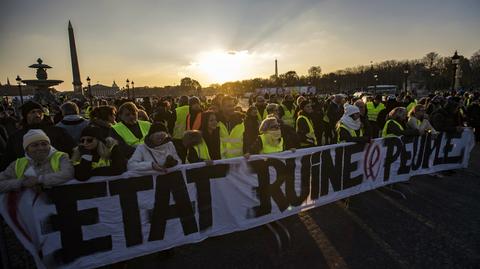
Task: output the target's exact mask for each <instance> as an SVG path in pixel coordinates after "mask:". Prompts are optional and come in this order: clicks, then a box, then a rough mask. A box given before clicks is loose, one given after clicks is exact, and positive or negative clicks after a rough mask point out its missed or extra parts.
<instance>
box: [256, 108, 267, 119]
mask: <svg viewBox="0 0 480 269" xmlns="http://www.w3.org/2000/svg"><path fill="white" fill-rule="evenodd" d="M267 116H268V114H267V108H265V109H264V110H263V116H262V115H260V111H258V108H257V118H258V121H259V122H262V121H263V120H264V119H266V118H267Z"/></svg>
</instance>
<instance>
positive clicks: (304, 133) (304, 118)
mask: <svg viewBox="0 0 480 269" xmlns="http://www.w3.org/2000/svg"><path fill="white" fill-rule="evenodd" d="M299 108H300V111H299V112H298V117H297V121H296V124H295V129H296V131H297V135H298V138H299V140H300V147H301V148H308V147H314V146H316V145H318V142H317V137H316V136H315V129H314V126H313V122H312V118H311V117H312V113H313V108H312V104H311V103H310V102H309V101H307V100H304V101H302V102H301V103H300V106H299Z"/></svg>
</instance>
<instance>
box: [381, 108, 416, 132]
mask: <svg viewBox="0 0 480 269" xmlns="http://www.w3.org/2000/svg"><path fill="white" fill-rule="evenodd" d="M406 123H407V109H406V108H404V107H396V108H394V109H393V110H392V111H390V113H389V114H388V117H387V122H385V126H384V127H383V130H382V137H391V136H402V135H405V136H415V135H420V132H419V131H418V130H416V129H411V128H407V126H406Z"/></svg>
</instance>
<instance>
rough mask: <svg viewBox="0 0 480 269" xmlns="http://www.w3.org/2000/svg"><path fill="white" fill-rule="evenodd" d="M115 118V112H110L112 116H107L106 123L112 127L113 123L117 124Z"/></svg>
mask: <svg viewBox="0 0 480 269" xmlns="http://www.w3.org/2000/svg"><path fill="white" fill-rule="evenodd" d="M116 116H117V113H116V112H112V114H110V115H108V117H107V121H108V122H109V123H110V124H112V125H113V124H115V123H117V121H116V120H115V118H116Z"/></svg>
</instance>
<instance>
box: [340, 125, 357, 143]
mask: <svg viewBox="0 0 480 269" xmlns="http://www.w3.org/2000/svg"><path fill="white" fill-rule="evenodd" d="M341 128H343V129H345V130H347V132H348V133H349V134H350V136H351V137H358V136H357V132H356V131H355V130H353V129H351V128H348V127H347V126H346V125H345V124H343V123H340V124H339V125H338V127H337V143H344V142H346V141H345V140H340V129H341ZM359 130H360V136H363V130H362V128H360V129H359Z"/></svg>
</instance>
